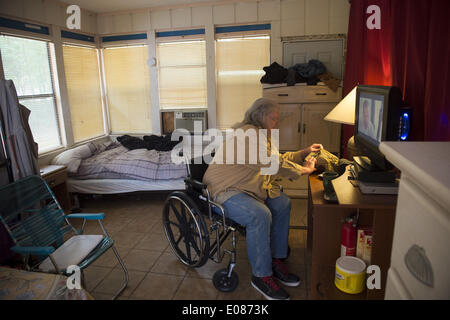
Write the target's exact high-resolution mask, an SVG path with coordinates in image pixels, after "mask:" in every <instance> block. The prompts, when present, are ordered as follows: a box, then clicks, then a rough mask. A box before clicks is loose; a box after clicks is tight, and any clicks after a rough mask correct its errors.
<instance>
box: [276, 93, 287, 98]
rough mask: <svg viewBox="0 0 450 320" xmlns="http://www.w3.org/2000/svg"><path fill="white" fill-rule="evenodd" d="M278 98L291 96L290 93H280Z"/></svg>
mask: <svg viewBox="0 0 450 320" xmlns="http://www.w3.org/2000/svg"><path fill="white" fill-rule="evenodd" d="M278 96H279V97H288V96H289V94H288V93H279V94H278Z"/></svg>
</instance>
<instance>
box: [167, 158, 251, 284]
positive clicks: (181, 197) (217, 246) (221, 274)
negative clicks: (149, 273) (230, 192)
mask: <svg viewBox="0 0 450 320" xmlns="http://www.w3.org/2000/svg"><path fill="white" fill-rule="evenodd" d="M197 160H198V159H197ZM207 168H208V165H207V164H206V163H205V162H204V161H203V157H202V159H201V162H200V161H195V159H192V160H190V161H187V169H188V178H186V179H185V180H184V182H185V184H186V189H185V190H184V191H173V192H172V193H170V194H169V196H168V197H167V199H166V201H165V204H164V207H163V226H164V232H165V234H166V237H167V240H168V242H169V244H170V246H171V248H172V250H173V252H174V253H175V255H176V256H177V257H178V259H179V260H180V261H181V262H182V263H183V264H185V265H186V266H188V267H192V268H199V267H202V266H203V265H204V264H205V263H206V262H207V261H208V259H211V260H213V261H214V262H216V263H221V262H222V260H223V258H224V256H225V254H228V255H229V256H230V262H229V264H228V268H223V269H220V270H218V271H217V272H215V274H214V276H213V284H214V286H215V287H216V289H217V290H219V291H222V292H231V291H234V290H235V289H236V288H237V286H238V284H239V277H238V275H237V273H236V272H235V271H234V270H233V269H234V267H235V266H236V242H237V241H236V239H237V237H236V232H239V233H240V234H242V235H243V236H245V227H243V226H241V225H239V224H237V223H236V222H234V221H233V220H231V219H229V218H227V217H226V216H225V208H224V207H223V206H222V205H220V204H218V203H216V202H214V201H212V200H211V197H210V193H209V191H208V188H207V186H206V185H205V184H203V183H202V182H201V181H202V180H203V175H204V174H205V172H206V169H207ZM214 208H216V209H215V210H216V212H214ZM206 219H209V221H210V222H211V223H210V225H209V228H208V227H207V223H206ZM213 234H215V239H214V240H212V239H211V236H210V235H213ZM230 235H231V249H224V248H222V246H223V244H224V242H225V241H226V240H227V239H228V237H229V236H230Z"/></svg>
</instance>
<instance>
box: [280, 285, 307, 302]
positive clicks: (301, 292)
mask: <svg viewBox="0 0 450 320" xmlns="http://www.w3.org/2000/svg"><path fill="white" fill-rule="evenodd" d="M283 288H284V289H285V290H286V291H287V292H288V293H289V295H290V300H307V298H308V297H307V294H306V289H304V288H301V286H300V287H287V286H283Z"/></svg>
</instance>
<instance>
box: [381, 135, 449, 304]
mask: <svg viewBox="0 0 450 320" xmlns="http://www.w3.org/2000/svg"><path fill="white" fill-rule="evenodd" d="M380 150H381V151H382V152H383V153H384V154H385V156H386V158H387V159H388V160H389V161H390V162H391V163H392V164H393V165H394V166H396V167H397V168H398V169H400V171H401V178H400V186H399V194H398V201H397V209H396V220H395V226H394V238H393V243H392V255H391V266H390V268H389V271H388V278H387V282H386V294H385V299H396V300H397V299H450V254H449V249H448V247H449V244H450V170H449V163H450V142H382V143H381V144H380Z"/></svg>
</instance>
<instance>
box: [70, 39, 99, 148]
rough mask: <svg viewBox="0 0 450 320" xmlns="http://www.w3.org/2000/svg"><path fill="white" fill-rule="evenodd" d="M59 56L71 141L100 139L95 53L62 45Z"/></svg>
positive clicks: (97, 73)
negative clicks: (64, 76)
mask: <svg viewBox="0 0 450 320" xmlns="http://www.w3.org/2000/svg"><path fill="white" fill-rule="evenodd" d="M63 56H64V69H65V74H66V85H67V92H68V96H69V107H70V117H71V121H72V131H73V136H74V141H75V142H80V141H83V140H86V139H89V138H93V137H98V136H100V135H103V134H104V133H105V128H104V122H103V108H102V96H101V89H100V72H99V64H98V53H97V49H95V48H87V47H77V46H70V45H63Z"/></svg>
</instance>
